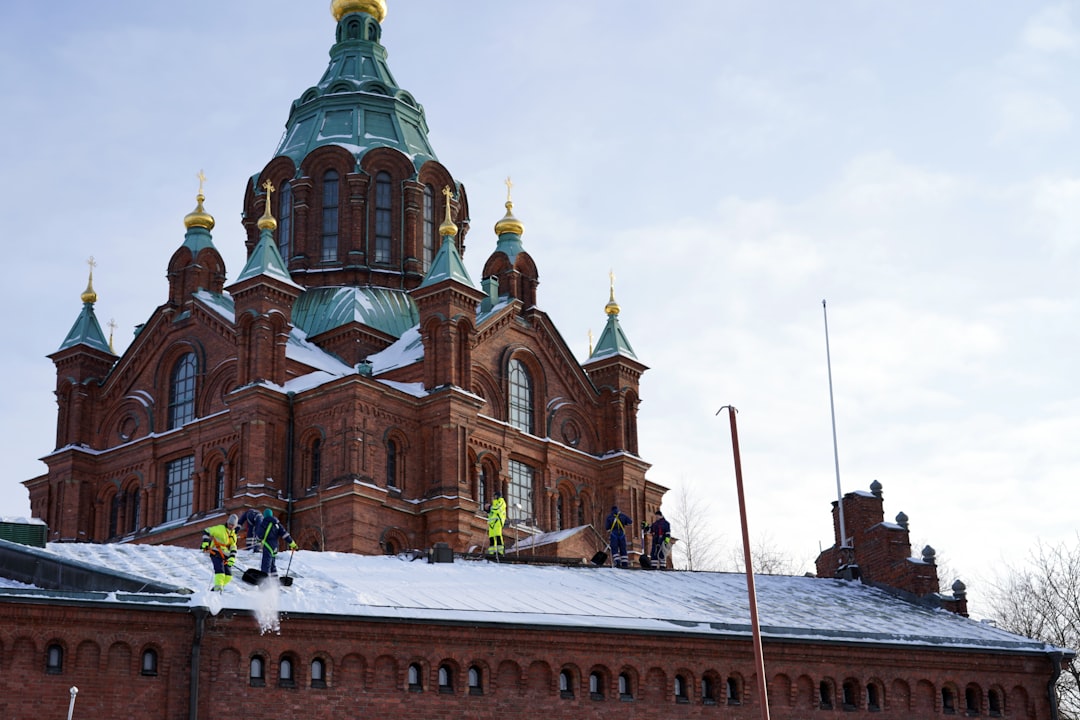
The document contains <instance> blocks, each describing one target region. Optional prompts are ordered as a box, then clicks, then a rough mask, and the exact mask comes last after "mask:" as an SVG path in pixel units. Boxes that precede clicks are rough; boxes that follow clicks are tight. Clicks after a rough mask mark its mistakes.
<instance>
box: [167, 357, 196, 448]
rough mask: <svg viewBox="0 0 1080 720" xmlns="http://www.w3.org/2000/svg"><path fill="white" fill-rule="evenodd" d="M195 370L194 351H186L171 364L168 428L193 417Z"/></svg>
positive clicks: (176, 426) (189, 420)
mask: <svg viewBox="0 0 1080 720" xmlns="http://www.w3.org/2000/svg"><path fill="white" fill-rule="evenodd" d="M195 371H196V363H195V353H186V354H185V355H184V356H183V357H182V358H180V359H179V360H177V361H176V364H175V365H173V370H172V374H171V375H170V376H169V423H168V428H169V430H172V429H173V428H178V427H180V426H181V425H184V424H186V423H189V422H191V421H192V420H194V419H195Z"/></svg>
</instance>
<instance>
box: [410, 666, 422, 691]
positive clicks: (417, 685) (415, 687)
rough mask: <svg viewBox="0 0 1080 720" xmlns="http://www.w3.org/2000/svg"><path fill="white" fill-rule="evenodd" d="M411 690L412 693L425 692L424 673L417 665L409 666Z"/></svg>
mask: <svg viewBox="0 0 1080 720" xmlns="http://www.w3.org/2000/svg"><path fill="white" fill-rule="evenodd" d="M409 690H410V691H411V692H423V690H424V673H423V670H421V669H420V665H419V664H417V663H413V664H412V665H410V666H409Z"/></svg>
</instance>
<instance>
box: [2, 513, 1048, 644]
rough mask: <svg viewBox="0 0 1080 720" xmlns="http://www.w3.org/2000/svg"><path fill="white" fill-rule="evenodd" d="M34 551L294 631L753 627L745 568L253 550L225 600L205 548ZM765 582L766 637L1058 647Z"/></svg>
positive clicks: (908, 608)
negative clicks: (265, 581)
mask: <svg viewBox="0 0 1080 720" xmlns="http://www.w3.org/2000/svg"><path fill="white" fill-rule="evenodd" d="M211 522H213V521H210V520H208V521H207V523H208V524H209V523H211ZM26 551H27V552H43V553H47V554H50V555H55V556H58V557H61V558H65V559H68V560H73V561H76V562H82V563H88V564H91V565H95V566H98V567H100V568H102V569H103V570H110V571H118V572H123V573H125V574H127V575H136V576H142V577H145V578H148V579H149V578H153V580H154V581H155V582H158V583H163V584H167V585H176V586H180V587H186V588H190V589H192V590H193V591H194V592H193V594H192V595H178V596H176V595H174V596H168V597H169V600H170V602H169V604H170V605H173V604H175V603H180V604H184V603H187V604H189V605H205V606H208V607H211V609H212V611H216V610H217V607H216V603H217V602H220V603H221V605H222V607H224V608H227V609H232V610H247V611H251V612H252V613H253V614H254V615H255V617H259V614H260V612H265V609H266V606H267V603H268V602H270V603H272V604H273V605H274V607H275V608H276V610H277V611H278V612H280V613H283V615H282V620H281V625H280V627H281V630H280V632H282V633H287V632H288V615H287V614H289V613H292V614H298V613H305V614H316V615H334V616H343V617H349V618H356V619H364V618H380V619H391V620H401V621H411V620H426V621H447V622H467V623H488V622H491V623H510V624H521V625H529V626H548V627H570V628H599V629H606V630H612V631H620V632H627V631H629V632H634V631H637V632H663V633H690V634H695V635H711V636H717V637H724V636H736V637H749V635H750V624H749V611H748V603H747V595H746V578H745V576H743V575H741V574H737V573H700V572H695V573H692V572H648V571H641V570H616V569H613V568H609V567H585V568H567V567H557V566H531V565H511V564H498V563H494V562H488V561H465V560H460V559H459V560H457V561H456V562H454V563H428V562H426V561H425V560H423V559H421V560H412V561H410V558H409V557H405V556H396V557H394V556H391V557H387V556H364V555H353V554H344V553H331V552H313V551H300V552H297V553H296V554H295V557H294V559H293V561H292V568H291V574H292V575H293V576H294V577H295V583H294V584H293V585H292V587H288V588H279V587H278V586H277V585H268V586H267V588H266V589H264V588H261V587H254V586H250V585H246V584H244V583H243V582H242V581H241V580H239V576H240V574H241V573H242V572H243V568H244V567H250V566H253V565H256V559H257V556H256V555H253V554H251V553H249V552H247V551H241V553H240V558H239V562H238V566H237V568H236V572H235V575H236V576H237V579H236V580H234V581H233V582H232V584H230V585H229V587H228V588H227V589H226V591H225V592H224V593H222V595H221V596H218V595H217V594H216V593H210V592H209V590H208V588H209V586H210V583H211V572H212V570H211V567H210V562H209V560H208V559H207V558H206V556H204V555H203V554H202V553H200V552H199V551H197V550H194V549H188V548H181V547H175V546H168V545H156V546H151V545H133V544H109V545H94V544H86V543H77V544H75V543H70V544H69V543H62V544H58V543H52V544H49V545H48V546H47V548H46V549H45V550H40V549H36V548H27V550H26ZM288 562H289V558H288V556H285V555H283V556H282V557H281V558H280V559H279V564H281V567H280V569H281V570H282V571H284V569H285V564H287V563H288ZM0 570H2V568H0ZM756 585H757V592H758V607H759V613H760V619H761V626H762V633H763V635H764V637H765V638H797V639H802V640H806V641H815V642H845V643H873V644H888V645H903V646H913V645H918V646H927V647H937V648H983V649H995V650H1007V651H1015V652H1023V653H1043V652H1047V650H1048V646H1046V645H1044V644H1043V643H1041V642H1038V641H1035V640H1030V639H1027V638H1022V637H1019V636H1017V635H1013V634H1011V633H1007V632H1005V631H1004V630H1000V629H998V628H995V627H993V626H990V625H987V624H984V623H980V622H977V621H974V620H970V619H967V618H963V617H960V616H959V615H955V614H953V613H950V612H947V611H945V610H934V609H928V608H925V607H921V606H918V605H914V604H911V603H908V602H906V601H904V600H901V599H899V598H896V597H893V596H892V595H889V594H887V593H885V592H883V591H880V590H877V589H874V588H871V587H868V586H865V585H862V584H860V583H858V582H846V581H841V580H833V579H819V578H810V577H782V576H768V575H763V576H758V577H757V579H756ZM9 587H10V586H9ZM490 587H498V588H499V589H500V591H499V593H498V594H497V595H493V594H492V593H489V592H485V591H484V590H483V588H490ZM2 592H4V590H3V589H2V587H0V593H2ZM22 592H25V590H23V591H22ZM41 592H42V593H43V594H50V593H53V592H54V591H48V590H42V591H41ZM268 596H270V597H268ZM111 599H115V598H114V597H113V595H112V594H109V595H103V599H102V601H103V602H107V601H110V600H111ZM142 601H147V600H142Z"/></svg>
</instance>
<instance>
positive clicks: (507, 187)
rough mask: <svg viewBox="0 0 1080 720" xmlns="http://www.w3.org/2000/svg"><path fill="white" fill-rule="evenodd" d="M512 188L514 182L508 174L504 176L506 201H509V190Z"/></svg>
mask: <svg viewBox="0 0 1080 720" xmlns="http://www.w3.org/2000/svg"><path fill="white" fill-rule="evenodd" d="M513 189H514V183H513V182H512V181H511V180H510V176H509V175H507V176H506V202H510V201H511V199H512V198H511V197H510V191H511V190H513Z"/></svg>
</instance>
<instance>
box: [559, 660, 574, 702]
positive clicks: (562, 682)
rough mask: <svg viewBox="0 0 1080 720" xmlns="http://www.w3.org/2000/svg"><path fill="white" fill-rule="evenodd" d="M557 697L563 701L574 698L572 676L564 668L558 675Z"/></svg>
mask: <svg viewBox="0 0 1080 720" xmlns="http://www.w3.org/2000/svg"><path fill="white" fill-rule="evenodd" d="M559 697H561V698H563V699H564V700H569V699H570V698H572V697H574V674H573V673H572V672H570V671H569V670H566V669H565V668H564V669H563V670H562V672H560V673H559Z"/></svg>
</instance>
